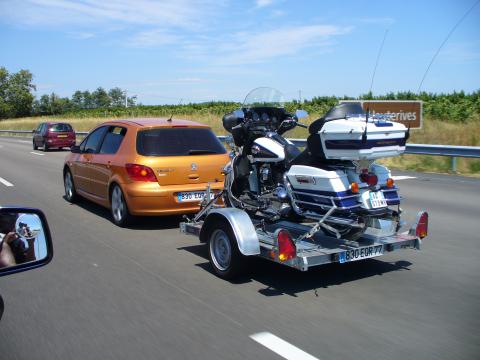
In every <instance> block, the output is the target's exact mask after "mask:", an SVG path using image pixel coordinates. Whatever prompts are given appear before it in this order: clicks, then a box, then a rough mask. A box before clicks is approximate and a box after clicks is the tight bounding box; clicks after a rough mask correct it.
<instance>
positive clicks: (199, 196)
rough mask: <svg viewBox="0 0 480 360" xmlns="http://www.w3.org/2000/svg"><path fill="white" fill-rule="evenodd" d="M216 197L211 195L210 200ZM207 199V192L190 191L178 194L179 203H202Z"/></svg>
mask: <svg viewBox="0 0 480 360" xmlns="http://www.w3.org/2000/svg"><path fill="white" fill-rule="evenodd" d="M214 196H215V194H214V193H212V192H211V193H210V199H213V197H214ZM204 197H205V191H189V192H181V193H178V194H177V198H178V201H179V202H189V201H202V200H203V198H204Z"/></svg>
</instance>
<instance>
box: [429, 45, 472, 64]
mask: <svg viewBox="0 0 480 360" xmlns="http://www.w3.org/2000/svg"><path fill="white" fill-rule="evenodd" d="M479 49H480V42H479V41H475V42H461V43H451V44H447V46H445V48H443V49H442V50H441V51H440V54H439V56H438V60H439V61H444V62H448V63H451V64H467V63H472V62H478V61H480V50H479Z"/></svg>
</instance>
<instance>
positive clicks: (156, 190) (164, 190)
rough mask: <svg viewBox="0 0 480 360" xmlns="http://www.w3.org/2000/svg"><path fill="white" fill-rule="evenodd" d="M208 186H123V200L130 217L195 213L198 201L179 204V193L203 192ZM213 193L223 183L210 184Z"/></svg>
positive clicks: (151, 184)
mask: <svg viewBox="0 0 480 360" xmlns="http://www.w3.org/2000/svg"><path fill="white" fill-rule="evenodd" d="M207 186H208V184H206V183H202V184H188V185H186V184H183V185H169V186H160V185H158V184H157V183H130V184H123V186H122V187H123V190H124V195H125V199H126V201H127V205H128V209H129V210H130V213H131V214H132V215H140V216H157V215H174V214H187V213H195V212H198V210H199V209H200V206H199V204H200V201H192V202H180V201H179V199H178V193H179V192H190V191H205V190H206V188H207ZM210 187H211V189H212V190H213V191H215V192H217V191H221V190H222V189H223V182H216V183H211V184H210Z"/></svg>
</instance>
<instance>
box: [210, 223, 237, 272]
mask: <svg viewBox="0 0 480 360" xmlns="http://www.w3.org/2000/svg"><path fill="white" fill-rule="evenodd" d="M209 230H210V231H209V233H210V234H209V237H208V258H209V260H210V264H211V265H212V267H213V270H214V271H215V274H216V275H217V276H219V277H221V278H222V279H232V278H234V277H236V276H238V275H240V273H241V272H242V270H243V268H244V266H243V265H244V262H245V256H244V255H242V254H241V253H240V250H238V245H237V242H236V240H235V235H234V234H233V231H232V229H231V228H230V226H229V225H228V224H226V223H225V222H219V223H217V224H215V225H213V226H212V227H211V228H210V229H209Z"/></svg>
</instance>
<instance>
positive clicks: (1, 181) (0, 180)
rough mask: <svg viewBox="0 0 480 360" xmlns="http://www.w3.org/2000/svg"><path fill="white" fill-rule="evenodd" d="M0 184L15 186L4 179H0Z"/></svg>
mask: <svg viewBox="0 0 480 360" xmlns="http://www.w3.org/2000/svg"><path fill="white" fill-rule="evenodd" d="M0 183H2V184H3V185H5V186H13V184H12V183H11V182H8V181H7V180H5V179H4V178H2V177H0Z"/></svg>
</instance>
